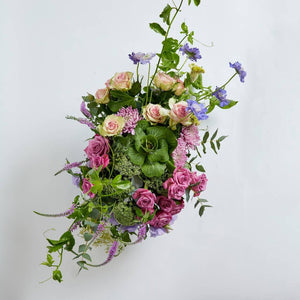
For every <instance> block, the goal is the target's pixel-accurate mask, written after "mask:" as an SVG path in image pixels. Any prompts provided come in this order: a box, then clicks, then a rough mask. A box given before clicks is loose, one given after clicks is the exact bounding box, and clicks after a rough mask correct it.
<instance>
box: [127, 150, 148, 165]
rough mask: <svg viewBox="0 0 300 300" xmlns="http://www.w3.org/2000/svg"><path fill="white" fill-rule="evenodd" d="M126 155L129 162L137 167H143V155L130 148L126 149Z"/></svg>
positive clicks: (144, 155)
mask: <svg viewBox="0 0 300 300" xmlns="http://www.w3.org/2000/svg"><path fill="white" fill-rule="evenodd" d="M127 155H128V157H129V158H130V160H131V162H132V163H133V164H135V165H137V166H141V165H143V163H144V161H145V158H146V154H145V153H140V152H137V151H136V150H135V149H134V148H133V147H132V146H131V147H129V148H128V152H127Z"/></svg>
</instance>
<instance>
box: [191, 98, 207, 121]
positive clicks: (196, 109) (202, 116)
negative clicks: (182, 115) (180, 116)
mask: <svg viewBox="0 0 300 300" xmlns="http://www.w3.org/2000/svg"><path fill="white" fill-rule="evenodd" d="M187 103H188V107H187V108H186V111H191V112H192V113H193V114H194V115H195V116H196V118H197V119H198V120H199V121H200V120H206V119H207V118H208V115H207V114H206V112H207V108H206V107H204V105H203V104H202V103H198V102H197V101H195V100H191V99H188V100H187Z"/></svg>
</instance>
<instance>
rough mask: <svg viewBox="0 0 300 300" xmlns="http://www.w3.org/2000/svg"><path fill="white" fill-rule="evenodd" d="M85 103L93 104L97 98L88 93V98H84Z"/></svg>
mask: <svg viewBox="0 0 300 300" xmlns="http://www.w3.org/2000/svg"><path fill="white" fill-rule="evenodd" d="M82 99H83V101H85V102H92V101H94V100H95V97H94V96H93V95H91V94H89V93H88V95H87V96H82Z"/></svg>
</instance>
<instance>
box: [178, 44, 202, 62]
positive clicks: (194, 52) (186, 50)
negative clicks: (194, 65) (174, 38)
mask: <svg viewBox="0 0 300 300" xmlns="http://www.w3.org/2000/svg"><path fill="white" fill-rule="evenodd" d="M179 51H181V52H182V55H184V54H185V55H187V56H188V59H190V60H192V61H197V59H200V58H201V57H202V56H201V55H200V51H199V49H198V48H190V47H189V45H188V43H186V44H185V45H184V46H182V47H181V48H179Z"/></svg>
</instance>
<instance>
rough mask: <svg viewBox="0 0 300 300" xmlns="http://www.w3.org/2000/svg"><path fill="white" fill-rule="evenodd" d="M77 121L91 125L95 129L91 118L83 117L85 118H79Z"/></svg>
mask: <svg viewBox="0 0 300 300" xmlns="http://www.w3.org/2000/svg"><path fill="white" fill-rule="evenodd" d="M77 121H78V122H79V123H80V124H84V125H87V126H89V127H90V128H91V129H95V128H96V127H95V125H94V124H93V123H92V122H90V121H89V120H87V119H83V118H78V119H77Z"/></svg>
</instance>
